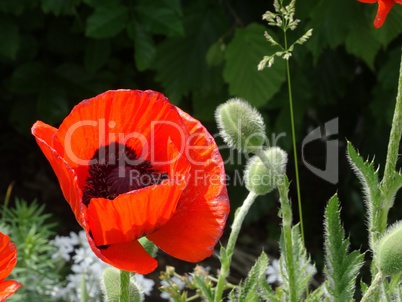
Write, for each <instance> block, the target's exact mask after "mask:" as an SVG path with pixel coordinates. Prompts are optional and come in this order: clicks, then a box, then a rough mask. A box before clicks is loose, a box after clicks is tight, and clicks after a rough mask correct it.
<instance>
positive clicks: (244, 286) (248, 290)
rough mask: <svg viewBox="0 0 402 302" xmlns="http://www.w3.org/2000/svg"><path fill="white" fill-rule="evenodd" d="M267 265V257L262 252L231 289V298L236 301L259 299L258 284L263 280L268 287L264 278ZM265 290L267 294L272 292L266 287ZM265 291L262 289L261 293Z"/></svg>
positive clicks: (245, 301)
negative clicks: (237, 283)
mask: <svg viewBox="0 0 402 302" xmlns="http://www.w3.org/2000/svg"><path fill="white" fill-rule="evenodd" d="M267 266H268V257H267V255H266V254H265V253H264V252H263V253H261V255H260V257H258V259H257V261H256V263H255V264H254V265H253V267H252V268H251V269H250V271H249V273H248V276H247V278H246V279H245V280H244V281H243V282H240V284H239V285H238V286H237V287H236V288H235V289H233V290H232V292H231V293H230V297H231V300H232V301H238V302H248V301H253V302H254V301H260V299H259V297H260V293H259V291H260V284H261V283H264V282H265V285H267V286H268V287H269V285H268V284H267V283H266V280H265V278H266V277H265V270H266V269H267ZM266 291H268V293H269V294H271V293H272V292H271V291H269V289H266ZM266 291H263V293H265V294H266ZM263 295H264V294H263Z"/></svg>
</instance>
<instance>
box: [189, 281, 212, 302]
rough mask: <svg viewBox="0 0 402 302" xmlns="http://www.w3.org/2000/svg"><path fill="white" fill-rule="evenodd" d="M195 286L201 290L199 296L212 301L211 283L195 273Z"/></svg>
mask: <svg viewBox="0 0 402 302" xmlns="http://www.w3.org/2000/svg"><path fill="white" fill-rule="evenodd" d="M193 278H194V283H195V286H196V288H197V289H198V290H199V291H200V292H201V294H200V296H201V297H203V299H204V300H205V301H208V302H212V301H214V294H213V292H212V283H211V282H208V281H207V280H206V278H201V277H199V276H197V275H193Z"/></svg>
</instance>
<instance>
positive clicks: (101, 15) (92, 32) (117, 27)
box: [85, 4, 128, 38]
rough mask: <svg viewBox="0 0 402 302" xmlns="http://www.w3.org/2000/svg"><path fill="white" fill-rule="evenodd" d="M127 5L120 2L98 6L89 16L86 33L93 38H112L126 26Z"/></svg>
mask: <svg viewBox="0 0 402 302" xmlns="http://www.w3.org/2000/svg"><path fill="white" fill-rule="evenodd" d="M127 20H128V10H127V7H125V6H123V5H119V4H115V5H113V6H100V7H96V8H95V11H94V12H93V13H92V14H91V15H90V16H89V17H88V20H87V24H86V29H85V35H86V36H88V37H91V38H110V37H114V36H116V35H117V34H118V33H119V32H121V31H122V30H123V29H124V27H125V26H126V23H127Z"/></svg>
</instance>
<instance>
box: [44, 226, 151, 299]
mask: <svg viewBox="0 0 402 302" xmlns="http://www.w3.org/2000/svg"><path fill="white" fill-rule="evenodd" d="M50 243H51V244H53V245H54V246H56V247H57V248H58V250H57V251H56V253H55V254H53V256H52V257H53V258H59V259H63V260H64V261H65V262H66V263H68V262H70V261H72V263H73V264H72V266H71V271H72V273H71V274H69V275H67V277H66V280H65V286H56V287H54V288H53V289H52V291H51V292H49V295H50V296H51V297H52V298H55V299H62V300H65V301H80V298H81V295H82V285H83V282H85V288H86V294H87V295H88V298H89V301H94V302H95V301H96V302H98V301H102V292H101V287H100V279H101V278H102V273H103V270H104V269H105V268H107V267H109V265H108V264H106V263H104V262H103V261H102V260H100V259H99V258H98V257H97V256H96V255H95V254H94V253H93V252H92V250H91V248H90V246H89V243H88V240H87V238H86V235H85V231H80V232H79V233H78V234H77V233H74V232H71V233H70V236H56V237H55V239H54V240H52V241H51V242H50ZM133 278H134V280H135V281H136V283H137V284H138V285H139V286H140V287H141V289H142V291H143V292H144V294H145V295H150V293H151V291H152V289H153V286H154V284H155V282H154V281H153V280H151V279H147V278H145V277H144V276H142V275H134V276H133ZM61 283H62V282H61ZM61 283H60V284H61Z"/></svg>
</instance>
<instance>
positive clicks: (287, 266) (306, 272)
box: [279, 225, 314, 301]
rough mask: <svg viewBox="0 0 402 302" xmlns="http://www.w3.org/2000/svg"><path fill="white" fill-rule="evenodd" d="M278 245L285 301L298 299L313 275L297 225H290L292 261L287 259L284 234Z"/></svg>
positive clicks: (304, 291) (311, 265)
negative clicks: (293, 294)
mask: <svg viewBox="0 0 402 302" xmlns="http://www.w3.org/2000/svg"><path fill="white" fill-rule="evenodd" d="M279 246H280V249H281V257H280V259H279V265H280V268H281V276H282V279H283V291H284V294H285V297H286V299H287V300H286V301H300V299H302V297H303V295H304V294H305V293H306V288H307V285H308V284H309V282H310V279H311V277H312V275H313V269H314V266H313V264H311V259H310V257H307V251H306V248H305V246H304V243H303V240H302V237H301V234H300V227H299V225H295V226H293V227H292V251H291V252H290V254H291V258H292V261H289V260H290V259H289V257H288V255H289V251H288V249H287V247H286V244H285V240H284V234H282V236H281V239H280V242H279ZM309 268H310V269H309ZM293 290H294V293H295V296H294V297H292V296H291V295H292V293H291V291H293Z"/></svg>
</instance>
